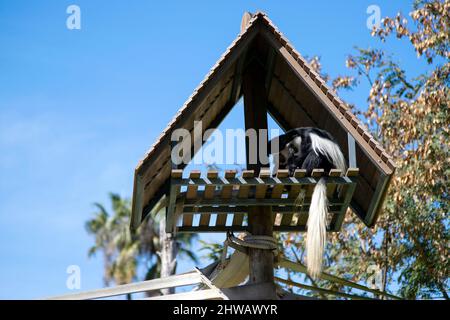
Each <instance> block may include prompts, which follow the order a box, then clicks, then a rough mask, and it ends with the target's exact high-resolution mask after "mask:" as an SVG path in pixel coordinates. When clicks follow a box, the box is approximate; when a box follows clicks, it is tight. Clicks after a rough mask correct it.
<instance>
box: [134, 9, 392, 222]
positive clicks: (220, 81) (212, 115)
mask: <svg viewBox="0 0 450 320" xmlns="http://www.w3.org/2000/svg"><path fill="white" fill-rule="evenodd" d="M253 59H255V60H256V61H258V62H259V64H260V66H261V67H262V68H264V70H265V83H266V89H267V92H268V100H269V106H268V111H269V113H270V114H271V116H272V117H273V118H274V120H275V121H276V122H277V123H278V124H279V125H280V127H281V128H282V129H284V130H289V129H291V128H296V127H305V126H313V127H319V128H323V129H325V130H327V131H329V132H330V133H331V134H332V135H333V136H334V137H335V138H336V140H337V142H338V144H339V145H340V146H341V148H342V150H343V151H344V154H346V152H345V150H348V134H350V135H351V136H352V137H353V138H354V140H355V142H356V144H355V145H356V148H355V155H356V164H357V166H358V167H359V172H360V175H359V177H358V181H357V186H356V190H355V193H354V196H353V199H352V201H351V207H352V209H353V210H354V212H355V213H356V214H357V215H358V216H359V217H360V218H361V220H363V221H364V223H365V224H366V225H368V226H372V225H373V224H374V223H375V221H376V219H377V216H378V214H379V212H380V209H381V205H382V203H383V198H384V196H385V194H386V191H387V187H388V184H389V181H390V178H391V177H392V174H393V173H394V171H395V165H394V163H393V161H392V159H391V157H390V156H389V155H388V154H387V153H386V151H385V150H384V149H383V147H382V146H381V145H380V144H379V143H378V142H377V141H376V140H375V139H374V138H373V137H372V135H371V134H370V133H369V132H368V131H367V129H366V128H365V127H364V126H363V125H362V124H361V123H360V121H359V120H358V118H357V117H356V116H355V115H354V114H353V113H352V112H351V111H350V110H349V109H348V108H347V106H346V105H345V104H344V103H343V102H342V101H341V100H340V99H339V97H337V95H336V93H335V92H333V91H332V90H331V89H330V88H329V87H328V86H327V84H326V83H325V81H324V80H323V79H321V77H320V76H319V75H318V74H317V73H316V72H314V70H313V69H312V68H311V66H310V65H308V63H307V62H306V61H305V59H304V58H303V57H302V56H301V55H300V54H299V53H298V52H297V51H296V50H295V49H294V48H293V46H292V45H291V44H290V43H289V41H288V40H287V39H286V38H285V37H284V36H283V35H282V33H281V32H280V31H279V30H278V29H277V27H276V26H275V25H274V24H273V23H272V21H271V20H270V19H269V18H268V17H267V15H266V14H264V13H262V12H258V13H256V14H254V15H253V16H251V15H249V14H246V15H244V18H243V22H242V25H241V32H240V34H239V35H238V36H237V38H236V39H235V40H234V41H233V42H232V43H231V45H230V46H229V47H228V49H227V50H226V51H225V52H224V54H223V55H222V57H221V58H220V59H219V60H218V61H217V62H216V64H215V65H214V66H213V67H212V69H211V70H210V72H209V73H208V74H207V75H206V77H205V79H204V80H203V81H202V82H201V83H200V84H199V86H198V87H197V89H195V90H194V92H193V93H192V95H191V96H190V97H189V99H188V100H187V101H186V102H185V103H184V105H183V106H182V108H181V109H180V110H179V111H178V112H177V113H176V115H175V117H174V118H173V119H172V121H171V122H170V123H169V124H168V125H167V127H166V128H165V129H164V131H163V132H162V133H161V135H160V136H159V137H158V138H157V140H156V141H155V143H154V144H153V145H152V146H151V148H150V150H149V151H148V152H147V154H146V155H145V157H144V158H143V159H142V160H141V161H140V162H139V164H138V165H137V167H136V170H135V175H134V190H133V206H132V221H131V227H132V228H133V229H136V228H137V227H138V226H139V225H140V223H141V222H142V221H143V219H144V218H145V217H146V215H147V214H148V213H149V212H150V211H151V209H152V208H153V206H154V205H155V204H156V203H157V202H158V201H159V200H160V199H161V198H162V197H163V196H164V195H165V194H167V193H168V190H169V183H170V178H171V169H172V165H171V159H170V152H171V143H170V142H171V141H170V138H171V133H172V131H173V130H175V129H178V128H184V129H188V130H189V131H190V132H191V133H192V132H193V128H194V121H202V123H203V126H202V130H203V132H202V134H203V133H204V132H205V131H206V130H207V129H210V128H216V127H217V126H218V125H219V124H220V123H221V121H222V120H223V119H224V118H225V117H226V116H227V114H228V113H229V112H230V110H231V109H232V108H233V107H234V105H235V104H236V103H237V101H238V100H239V98H240V97H241V96H242V92H241V84H242V77H241V76H242V73H243V70H244V69H245V67H246V65H248V62H249V61H252V60H253ZM192 144H194V141H192ZM346 156H347V157H348V155H347V154H346Z"/></svg>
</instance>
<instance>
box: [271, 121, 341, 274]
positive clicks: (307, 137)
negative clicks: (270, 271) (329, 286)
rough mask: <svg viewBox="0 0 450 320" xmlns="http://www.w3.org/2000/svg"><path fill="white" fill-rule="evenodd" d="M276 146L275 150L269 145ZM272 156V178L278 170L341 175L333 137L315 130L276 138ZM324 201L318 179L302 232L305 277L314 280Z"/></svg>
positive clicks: (320, 255) (323, 225) (324, 219)
mask: <svg viewBox="0 0 450 320" xmlns="http://www.w3.org/2000/svg"><path fill="white" fill-rule="evenodd" d="M277 143H278V150H272V146H276V144H277ZM268 150H270V151H269V152H271V153H272V154H273V159H274V172H273V173H274V175H275V174H276V172H277V171H278V169H288V170H289V175H290V176H293V175H294V172H295V169H305V170H306V174H307V175H311V172H312V171H313V169H324V171H325V173H328V172H330V170H331V169H339V170H341V172H343V173H345V170H346V165H345V159H344V155H343V154H342V151H341V149H340V148H339V146H338V144H337V143H336V141H335V140H334V138H333V137H332V136H331V135H330V134H329V133H328V132H327V131H325V130H321V129H318V128H311V127H308V128H297V129H292V130H290V131H288V132H286V133H285V134H283V135H280V136H278V137H276V138H274V139H272V140H271V141H270V142H269V146H268ZM327 216H328V200H327V189H326V183H325V179H323V178H321V179H320V180H319V181H318V182H317V184H316V186H315V188H314V192H313V194H312V198H311V205H310V208H309V215H308V222H307V233H306V254H307V256H306V262H307V268H308V272H309V274H310V275H311V276H312V277H313V278H317V277H318V276H319V274H320V272H321V270H322V260H323V254H324V250H325V242H326V224H327Z"/></svg>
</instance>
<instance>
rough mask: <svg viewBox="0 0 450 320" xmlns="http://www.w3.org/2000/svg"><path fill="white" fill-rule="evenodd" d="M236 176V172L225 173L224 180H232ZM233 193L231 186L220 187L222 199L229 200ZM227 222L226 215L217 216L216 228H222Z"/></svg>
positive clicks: (228, 171)
mask: <svg viewBox="0 0 450 320" xmlns="http://www.w3.org/2000/svg"><path fill="white" fill-rule="evenodd" d="M235 176H236V170H227V171H225V179H233V178H234V177H235ZM232 191H233V185H225V186H223V187H222V192H221V195H220V197H221V198H222V199H230V198H231V194H232ZM226 222H227V213H221V214H219V213H218V214H217V219H216V226H224V225H225V223H226Z"/></svg>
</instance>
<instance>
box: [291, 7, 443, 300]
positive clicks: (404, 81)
mask: <svg viewBox="0 0 450 320" xmlns="http://www.w3.org/2000/svg"><path fill="white" fill-rule="evenodd" d="M449 12H450V1H448V0H447V1H416V2H415V4H414V10H413V11H412V12H411V14H410V15H411V18H412V20H413V21H414V23H415V28H414V29H411V28H408V26H407V22H408V21H407V19H406V18H404V17H402V16H401V15H397V16H396V17H395V18H385V19H384V20H383V22H382V27H381V28H380V29H374V30H373V31H372V34H373V35H374V36H377V37H379V38H380V39H381V40H382V41H385V39H386V38H388V37H389V36H390V35H391V34H392V33H394V32H395V33H396V36H397V38H399V39H402V38H405V39H407V40H408V41H409V43H410V44H411V45H412V48H413V49H414V50H415V52H416V53H417V55H418V57H422V56H424V57H425V59H426V64H427V66H428V67H427V69H428V70H429V71H428V72H427V73H425V74H421V75H419V76H416V77H410V76H409V75H408V74H407V72H406V71H405V70H404V69H402V67H401V66H400V64H399V63H397V62H395V61H394V60H393V59H392V58H391V57H390V56H388V55H386V53H385V52H383V51H381V50H377V49H370V48H369V49H357V50H356V54H354V55H350V56H349V57H348V59H347V61H346V65H347V67H348V68H349V69H350V73H351V74H350V75H348V76H341V77H338V78H336V79H334V80H332V81H331V84H332V86H333V87H334V88H335V89H336V90H341V89H352V88H354V87H356V86H358V85H359V84H360V83H361V82H362V81H367V82H368V84H369V85H370V87H371V88H370V92H369V94H368V99H367V101H368V108H367V110H364V111H363V112H360V114H361V118H362V120H364V121H365V123H366V124H367V126H368V128H369V129H370V130H371V131H372V133H373V135H374V136H375V137H376V138H377V140H378V141H379V142H380V143H382V144H383V145H384V146H385V148H386V150H387V151H388V153H389V154H391V155H392V156H393V158H394V161H395V163H396V166H397V170H396V173H395V175H394V177H393V179H392V181H391V185H390V189H389V192H388V195H387V198H386V202H385V206H384V210H383V212H382V214H381V216H380V218H379V220H378V222H377V225H376V226H375V227H374V228H373V229H368V228H366V227H365V226H364V225H363V224H362V223H361V222H359V221H358V220H357V219H356V218H355V216H354V215H353V214H347V218H346V221H345V224H344V226H343V229H342V231H341V232H339V233H338V234H333V235H331V237H330V238H331V244H330V245H329V247H328V249H327V256H326V265H327V266H328V268H327V271H329V272H331V273H333V274H336V275H341V276H344V277H346V278H348V279H350V280H352V281H361V282H365V283H368V285H373V283H372V282H375V283H377V286H378V287H379V289H382V290H388V291H397V292H398V293H399V294H401V295H402V296H404V297H407V298H435V297H443V298H446V299H448V298H449V296H448V290H449V287H448V286H449V270H450V269H449V259H448V256H449V252H448V247H449V240H450V237H449V232H448V226H449V219H448V218H449V217H448V213H449V212H450V206H449V203H450V201H449V189H448V186H449V178H448V177H449V176H450V166H449V164H450V157H449V154H450V153H449V148H450V144H449V141H450V139H449V138H450V137H449V135H450V117H449V104H448V102H449V101H450V90H449V69H450V64H449V62H448V58H449V41H448V40H449V39H448V37H449V34H450V32H449V25H450V17H449ZM312 65H314V66H316V69H318V70H319V72H320V62H319V61H318V60H317V59H314V60H313V63H312ZM352 107H353V106H352ZM283 240H284V244H285V245H286V246H290V247H291V248H293V249H294V250H295V252H297V254H298V256H299V257H300V258H299V259H300V260H302V248H303V247H304V246H303V243H302V242H303V238H302V236H301V235H295V234H288V235H287V236H285V237H284V239H283ZM375 271H379V272H381V277H380V278H379V279H377V277H374V272H375ZM323 285H325V286H330V284H327V283H323ZM334 289H336V288H334Z"/></svg>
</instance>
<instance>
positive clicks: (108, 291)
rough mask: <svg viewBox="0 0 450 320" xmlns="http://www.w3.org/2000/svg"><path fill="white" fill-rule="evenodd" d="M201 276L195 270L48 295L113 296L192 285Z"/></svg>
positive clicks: (74, 298) (63, 298)
mask: <svg viewBox="0 0 450 320" xmlns="http://www.w3.org/2000/svg"><path fill="white" fill-rule="evenodd" d="M201 282H202V278H201V276H200V275H199V274H198V273H197V272H189V273H185V274H179V275H174V276H170V277H165V278H160V279H154V280H148V281H142V282H137V283H130V284H124V285H120V286H117V287H112V288H103V289H97V290H92V291H87V292H78V293H74V294H67V295H62V296H57V297H50V298H48V299H49V300H88V299H99V298H106V297H114V296H120V295H125V294H129V293H139V292H144V291H152V290H159V289H163V288H172V287H179V286H187V285H193V284H197V283H201Z"/></svg>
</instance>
